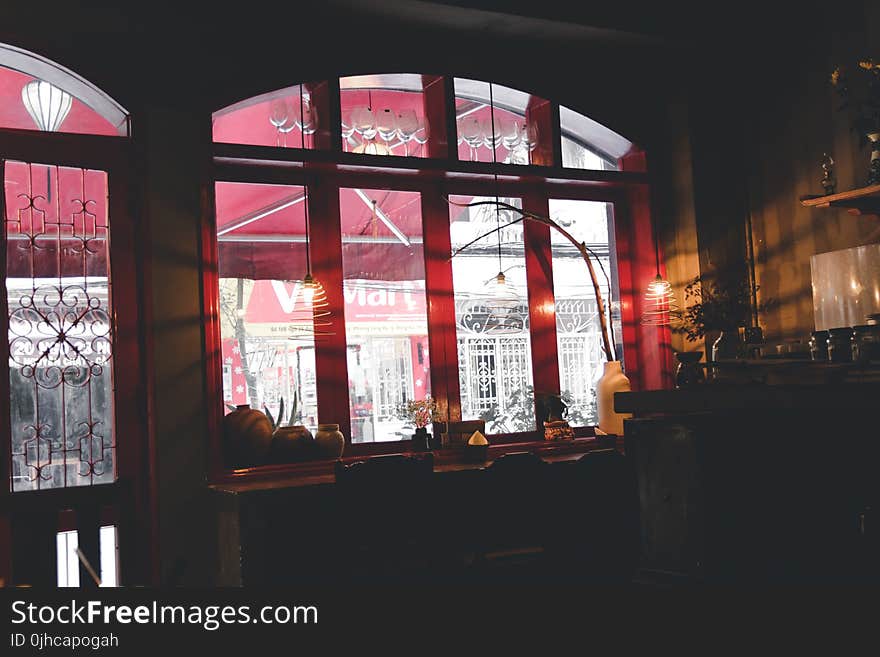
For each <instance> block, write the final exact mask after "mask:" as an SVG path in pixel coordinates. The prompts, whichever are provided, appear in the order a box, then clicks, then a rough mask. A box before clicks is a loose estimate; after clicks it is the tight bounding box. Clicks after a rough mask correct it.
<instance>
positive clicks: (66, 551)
mask: <svg viewBox="0 0 880 657" xmlns="http://www.w3.org/2000/svg"><path fill="white" fill-rule="evenodd" d="M78 547H79V533H78V532H77V531H76V530H75V529H74V530H73V531H68V532H58V533H57V534H56V535H55V556H56V569H57V572H58V586H59V587H60V588H67V587H77V586H79V559H78V558H77V556H76V548H78Z"/></svg>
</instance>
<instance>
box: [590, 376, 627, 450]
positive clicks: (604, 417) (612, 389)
mask: <svg viewBox="0 0 880 657" xmlns="http://www.w3.org/2000/svg"><path fill="white" fill-rule="evenodd" d="M629 390H630V383H629V379H628V378H627V377H626V374H624V373H623V368H622V367H621V363H620V361H619V360H612V361H608V362H606V363H605V370H604V372H603V373H602V378H600V379H599V382H598V384H597V385H596V403H597V406H598V410H599V429H600V430H601V431H603V432H605V433H609V434H615V435H617V436H622V435H623V421H624V420H625V419H626V418H630V417H632V414H631V413H617V412H616V411H615V410H614V393H616V392H629Z"/></svg>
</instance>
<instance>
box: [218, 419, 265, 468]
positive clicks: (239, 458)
mask: <svg viewBox="0 0 880 657" xmlns="http://www.w3.org/2000/svg"><path fill="white" fill-rule="evenodd" d="M222 428H223V447H224V452H225V456H226V462H227V465H228V466H229V467H233V468H245V467H251V466H255V465H262V464H263V463H265V462H266V460H267V459H268V456H269V449H270V447H271V445H272V423H271V422H270V421H269V418H268V417H266V415H265V414H264V413H261V412H260V411H258V410H256V409H254V408H251V407H250V404H239V405H238V406H236V407H235V410H234V411H232V412H231V413H229V414H228V415H226V416H224V417H223V421H222Z"/></svg>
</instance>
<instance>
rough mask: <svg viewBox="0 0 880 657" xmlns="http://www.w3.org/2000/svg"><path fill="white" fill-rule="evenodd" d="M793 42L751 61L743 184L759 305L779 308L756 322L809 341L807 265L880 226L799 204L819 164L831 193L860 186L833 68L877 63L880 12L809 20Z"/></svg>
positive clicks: (877, 236) (844, 7) (865, 6)
mask: <svg viewBox="0 0 880 657" xmlns="http://www.w3.org/2000/svg"><path fill="white" fill-rule="evenodd" d="M799 30H800V33H799V37H798V38H791V36H789V38H786V39H784V40H780V42H779V43H776V44H772V48H768V49H767V52H766V54H765V56H763V57H762V58H760V59H755V60H753V62H754V63H753V68H751V70H752V71H754V72H755V75H754V76H753V77H752V79H751V80H750V83H751V84H749V86H748V87H747V89H748V92H747V97H748V102H747V108H748V110H749V111H748V112H747V113H745V114H744V116H745V117H746V120H747V124H746V134H747V135H748V136H749V139H748V141H747V142H745V144H746V150H745V153H744V158H743V159H744V162H745V164H746V175H747V177H748V182H749V201H750V203H749V205H750V209H751V217H752V226H753V242H754V245H755V255H756V261H757V267H756V276H757V279H758V283H759V285H760V286H761V289H760V290H759V292H758V295H759V297H760V298H762V299H763V300H766V299H774V300H777V301H778V307H776V308H774V309H772V310H770V311H768V312H765V313H763V314H762V316H761V324H762V325H763V326H764V329H765V333H767V334H768V335H769V336H772V337H776V338H778V339H801V340H804V341H806V340H807V339H808V338H809V333H810V331H812V330H813V329H814V324H813V305H812V290H811V286H810V256H812V255H814V254H816V253H824V252H826V251H834V250H837V249H845V248H850V247H854V246H859V245H861V244H864V243H867V242H869V241H873V242H876V241H878V240H880V232H878V230H880V219H878V217H876V216H858V217H857V216H852V215H849V214H847V212H846V210H843V209H832V208H825V209H819V208H804V207H802V206H801V205H800V203H799V202H798V199H799V197H801V196H804V195H807V194H821V193H823V191H822V186H821V184H820V181H821V179H822V169H821V167H820V163H821V159H822V154H823V153H824V152H827V153H829V154H830V155H831V156H832V157H833V158H834V160H835V164H836V174H837V181H838V184H837V190H838V191H844V190H847V189H852V188H855V187H861V186H863V185H864V184H865V181H866V178H867V175H868V163H869V159H870V151H869V149H868V148H867V147H865V148H860V147H859V145H858V136H857V135H855V134H853V133H852V132H851V130H850V126H849V117H848V115H846V114H845V113H843V112H839V111H837V106H838V104H839V99H838V98H837V96H836V94H835V93H834V91H833V89H832V87H831V85H830V84H829V77H830V73H831V71H832V70H833V69H834V67H835V65H838V64H840V65H845V66H849V67H854V66H856V65H857V62H858V60H859V59H860V58H864V57H871V56H873V57H874V59H875V61H876V60H878V59H880V3H877V2H871V1H869V0H866V1H865V2H858V3H850V4H847V3H844V4H841V5H834V6H833V7H832V6H830V5H829V6H828V7H827V8H826V10H825V11H821V12H819V11H815V12H806V13H805V14H804V15H803V16H802V17H801V20H800V21H799Z"/></svg>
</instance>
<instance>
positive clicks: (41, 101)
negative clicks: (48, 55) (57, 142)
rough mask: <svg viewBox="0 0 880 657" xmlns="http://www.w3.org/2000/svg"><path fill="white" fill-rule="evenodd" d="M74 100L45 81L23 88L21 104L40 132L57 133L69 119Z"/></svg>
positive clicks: (36, 81)
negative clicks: (65, 120) (68, 115)
mask: <svg viewBox="0 0 880 657" xmlns="http://www.w3.org/2000/svg"><path fill="white" fill-rule="evenodd" d="M72 100H73V99H72V98H71V96H70V94H69V93H67V92H66V91H64V90H62V89H59V88H58V87H56V86H55V85H53V84H50V83H48V82H46V81H45V80H32V81H31V82H28V83H27V84H26V85H24V86H23V87H22V88H21V102H22V103H24V108H25V109H26V110H27V113H28V114H30V115H31V118H32V119H33V120H34V123H35V124H36V125H37V127H38V128H39V129H40V130H43V131H45V132H55V131H56V130H58V128H59V127H61V123H62V122H63V121H64V119H65V118H67V113H68V112H69V111H70V105H71V102H72Z"/></svg>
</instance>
